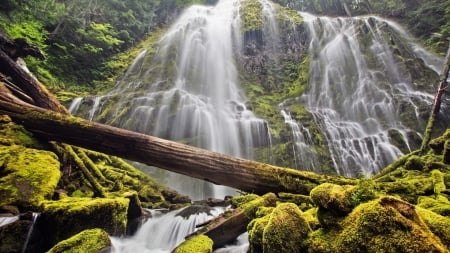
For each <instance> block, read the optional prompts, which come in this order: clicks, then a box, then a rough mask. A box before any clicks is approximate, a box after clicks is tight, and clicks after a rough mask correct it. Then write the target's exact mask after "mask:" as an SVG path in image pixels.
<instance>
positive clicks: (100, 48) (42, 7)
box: [0, 0, 215, 93]
mask: <svg viewBox="0 0 450 253" xmlns="http://www.w3.org/2000/svg"><path fill="white" fill-rule="evenodd" d="M214 2H215V1H211V0H168V1H160V0H149V1H145V0H129V1H121V0H80V1H54V0H35V1H12V0H5V1H3V2H2V4H1V6H0V29H1V30H3V31H5V32H6V33H7V34H9V35H10V36H11V37H12V38H17V37H23V38H26V39H27V40H28V42H29V43H30V44H32V45H34V46H37V47H38V48H40V49H41V50H42V51H44V54H45V55H46V56H47V60H46V61H45V62H38V61H36V60H34V59H31V58H28V59H26V62H27V65H28V67H29V68H30V70H31V71H32V72H33V73H34V74H35V75H37V77H38V79H39V80H41V81H43V82H44V83H45V84H47V85H49V86H50V88H51V89H52V90H53V91H58V90H60V89H65V90H70V91H75V92H85V91H89V92H91V93H92V92H93V91H94V90H95V89H96V88H97V87H96V83H98V82H100V81H102V80H108V81H109V82H110V86H112V85H113V81H112V79H113V78H114V77H117V75H118V74H117V73H118V72H119V71H122V72H123V71H124V70H125V68H126V66H127V65H128V64H129V62H128V63H127V64H123V65H122V66H121V69H120V70H118V68H117V65H114V61H115V60H116V57H115V56H116V55H117V54H118V53H119V52H122V51H125V50H127V49H129V48H131V47H134V46H135V45H136V44H138V42H140V41H141V40H143V39H144V38H145V37H146V36H147V34H148V33H150V32H152V31H154V30H155V29H158V28H160V27H163V26H164V25H165V24H167V23H168V22H170V21H172V20H173V19H174V18H176V16H177V15H178V13H179V11H180V10H181V9H182V8H185V7H187V6H189V5H191V4H199V3H210V4H211V3H214Z"/></svg>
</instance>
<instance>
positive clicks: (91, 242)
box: [47, 228, 111, 253]
mask: <svg viewBox="0 0 450 253" xmlns="http://www.w3.org/2000/svg"><path fill="white" fill-rule="evenodd" d="M109 247H111V240H110V239H109V236H108V233H106V232H105V231H104V230H102V229H98V228H96V229H88V230H84V231H82V232H80V233H78V234H76V235H74V236H72V237H70V238H69V239H66V240H63V241H61V242H59V243H58V244H56V245H55V246H53V247H52V248H51V249H50V250H49V251H47V253H68V252H70V253H86V252H92V253H95V252H102V251H103V250H105V249H107V248H109Z"/></svg>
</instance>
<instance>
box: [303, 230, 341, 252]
mask: <svg viewBox="0 0 450 253" xmlns="http://www.w3.org/2000/svg"><path fill="white" fill-rule="evenodd" d="M336 236H337V233H336V231H335V230H327V229H322V228H319V229H317V230H315V231H313V232H311V233H309V235H308V239H307V240H306V242H305V244H306V245H307V246H308V252H314V253H336V252H341V251H340V250H338V249H336V248H335V246H334V244H333V242H334V240H335V238H336Z"/></svg>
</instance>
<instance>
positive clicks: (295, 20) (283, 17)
mask: <svg viewBox="0 0 450 253" xmlns="http://www.w3.org/2000/svg"><path fill="white" fill-rule="evenodd" d="M276 19H277V20H278V22H280V23H281V24H282V25H285V24H287V25H291V26H294V27H295V26H299V25H301V24H302V23H303V18H302V16H300V14H299V13H298V12H297V11H295V10H293V9H290V8H287V7H284V6H281V5H276Z"/></svg>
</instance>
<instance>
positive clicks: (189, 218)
mask: <svg viewBox="0 0 450 253" xmlns="http://www.w3.org/2000/svg"><path fill="white" fill-rule="evenodd" d="M196 209H198V210H196ZM206 209H207V210H205V207H200V206H190V207H186V208H183V209H180V210H176V211H171V212H168V213H167V212H163V211H161V210H150V212H151V218H150V219H149V220H148V221H147V222H145V223H144V224H143V225H142V227H141V228H140V229H139V231H138V232H137V233H136V234H135V235H134V236H132V237H129V238H116V237H112V238H111V240H112V244H113V250H112V253H136V252H149V253H150V252H151V253H169V252H171V251H172V250H173V249H174V248H175V247H176V246H178V245H179V244H180V243H181V242H183V241H184V240H185V237H186V236H187V235H189V234H191V233H193V232H194V231H195V230H197V228H196V225H198V224H202V223H204V222H206V221H208V220H211V219H212V218H214V217H216V216H218V215H219V214H220V213H222V212H224V210H225V209H224V208H206ZM192 211H194V213H190V212H192ZM196 211H198V212H196Z"/></svg>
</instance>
